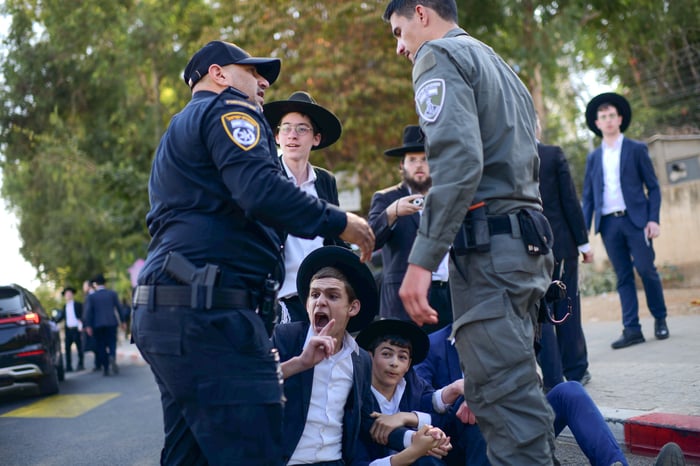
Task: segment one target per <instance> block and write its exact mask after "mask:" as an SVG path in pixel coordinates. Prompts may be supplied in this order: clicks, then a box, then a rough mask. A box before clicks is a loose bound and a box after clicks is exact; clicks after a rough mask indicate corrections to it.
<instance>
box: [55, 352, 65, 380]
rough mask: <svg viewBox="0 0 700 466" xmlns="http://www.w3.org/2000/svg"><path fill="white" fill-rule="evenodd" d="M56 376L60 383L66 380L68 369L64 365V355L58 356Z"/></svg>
mask: <svg viewBox="0 0 700 466" xmlns="http://www.w3.org/2000/svg"><path fill="white" fill-rule="evenodd" d="M56 375H57V378H58V381H59V382H63V381H64V380H65V379H66V368H65V366H64V365H63V354H61V353H59V354H58V365H57V366H56Z"/></svg>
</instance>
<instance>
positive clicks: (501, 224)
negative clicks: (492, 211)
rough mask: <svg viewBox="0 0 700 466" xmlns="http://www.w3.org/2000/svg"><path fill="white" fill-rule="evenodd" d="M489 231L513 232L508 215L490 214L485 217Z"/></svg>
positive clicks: (503, 233) (495, 233) (502, 233)
mask: <svg viewBox="0 0 700 466" xmlns="http://www.w3.org/2000/svg"><path fill="white" fill-rule="evenodd" d="M487 219H488V222H489V233H490V234H491V235H492V236H493V235H505V234H509V233H512V232H513V228H512V227H511V225H510V217H509V216H508V215H491V216H489V217H487Z"/></svg>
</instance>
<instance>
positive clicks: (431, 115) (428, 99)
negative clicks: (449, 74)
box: [415, 79, 445, 123]
mask: <svg viewBox="0 0 700 466" xmlns="http://www.w3.org/2000/svg"><path fill="white" fill-rule="evenodd" d="M415 100H416V111H417V112H418V115H420V117H421V118H422V119H424V120H425V121H428V122H431V123H432V122H433V121H435V120H437V117H438V116H439V115H440V110H442V104H443V103H444V102H445V80H444V79H430V80H428V81H426V82H424V83H423V85H421V87H419V88H418V90H417V91H416V98H415Z"/></svg>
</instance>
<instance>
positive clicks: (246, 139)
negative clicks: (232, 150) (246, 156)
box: [221, 112, 260, 151]
mask: <svg viewBox="0 0 700 466" xmlns="http://www.w3.org/2000/svg"><path fill="white" fill-rule="evenodd" d="M221 123H222V124H223V126H224V130H225V131H226V134H228V137H229V138H231V140H232V141H233V143H234V144H236V145H237V146H238V147H240V148H241V149H243V150H246V151H247V150H250V149H252V148H253V147H255V146H257V145H258V142H259V141H260V125H259V124H258V122H257V121H256V120H255V118H253V117H252V116H250V115H248V114H246V113H243V112H229V113H226V114H224V115H222V116H221Z"/></svg>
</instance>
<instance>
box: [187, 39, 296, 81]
mask: <svg viewBox="0 0 700 466" xmlns="http://www.w3.org/2000/svg"><path fill="white" fill-rule="evenodd" d="M211 65H219V66H226V65H253V66H255V69H256V70H258V73H260V75H261V76H262V77H264V78H265V79H267V82H268V83H270V84H272V83H273V82H275V81H276V80H277V77H278V76H279V74H280V68H281V67H282V63H281V61H280V59H279V58H262V57H251V56H250V54H249V53H248V52H246V51H245V50H243V49H242V48H240V47H239V46H237V45H236V44H232V43H230V42H224V41H222V40H213V41H211V42H209V43H208V44H207V45H205V46H204V47H202V48H201V49H199V50H198V51H197V52H196V53H195V54H194V55H192V58H190V62H189V63H188V64H187V67H185V71H184V73H183V74H182V78H183V79H184V80H185V84H187V85H188V86H189V87H190V89H192V87H194V85H195V84H197V82H198V81H199V80H200V79H202V78H203V77H204V76H205V75H206V74H207V73H209V67H210V66H211Z"/></svg>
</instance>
